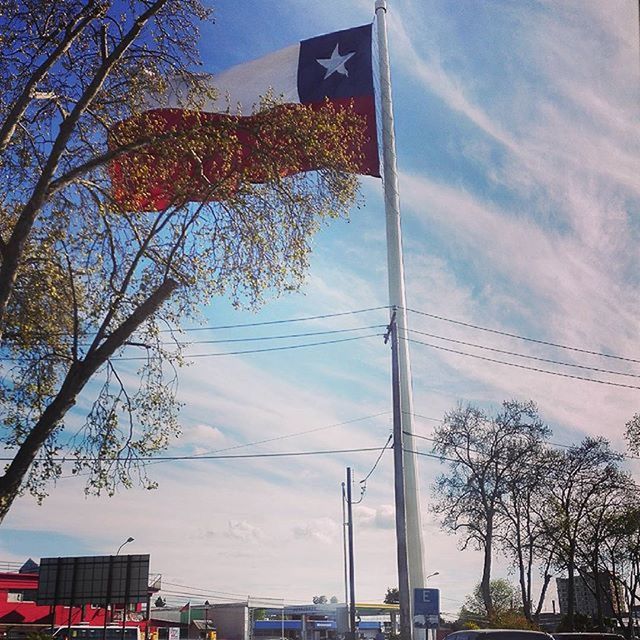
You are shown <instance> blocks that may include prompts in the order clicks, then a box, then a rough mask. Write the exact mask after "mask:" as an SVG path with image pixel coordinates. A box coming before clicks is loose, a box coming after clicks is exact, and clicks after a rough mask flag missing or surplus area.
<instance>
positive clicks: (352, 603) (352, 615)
mask: <svg viewBox="0 0 640 640" xmlns="http://www.w3.org/2000/svg"><path fill="white" fill-rule="evenodd" d="M347 534H348V539H349V636H350V640H356V586H355V583H356V579H355V569H354V562H353V509H352V501H351V467H347Z"/></svg>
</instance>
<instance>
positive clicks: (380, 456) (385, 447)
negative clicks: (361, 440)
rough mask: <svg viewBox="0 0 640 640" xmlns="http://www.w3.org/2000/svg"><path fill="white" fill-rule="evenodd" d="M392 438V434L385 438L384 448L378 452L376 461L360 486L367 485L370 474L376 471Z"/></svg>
mask: <svg viewBox="0 0 640 640" xmlns="http://www.w3.org/2000/svg"><path fill="white" fill-rule="evenodd" d="M392 438H393V434H389V437H388V438H387V442H386V444H385V445H384V447H382V451H381V452H380V455H379V456H378V458H377V460H376V461H375V463H374V465H373V467H371V471H369V473H367V475H366V476H365V478H364V480H360V484H364V485H366V484H367V480H368V479H369V478H370V477H371V474H372V473H373V472H374V471H375V470H376V467H377V466H378V463H379V462H380V460H381V459H382V456H383V455H384V452H385V451H386V450H387V447H388V446H389V443H390V442H391V439H392Z"/></svg>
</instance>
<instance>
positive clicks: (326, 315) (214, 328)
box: [161, 306, 389, 333]
mask: <svg viewBox="0 0 640 640" xmlns="http://www.w3.org/2000/svg"><path fill="white" fill-rule="evenodd" d="M388 308H389V307H388V306H381V307H369V308H366V309H354V310H353V311H342V312H340V313H324V314H321V315H316V316H302V317H300V318H285V319H283V320H265V321H263V322H244V323H239V324H227V325H218V326H210V327H192V328H189V329H181V330H180V331H183V332H192V331H193V332H195V331H219V330H221V329H242V328H245V327H266V326H269V325H275V324H289V323H292V322H308V321H310V320H326V319H327V318H340V317H343V316H353V315H358V314H360V313H368V312H370V311H380V310H382V309H388ZM176 331H178V330H177V329H162V330H161V332H162V333H167V332H176Z"/></svg>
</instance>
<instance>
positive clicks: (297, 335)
mask: <svg viewBox="0 0 640 640" xmlns="http://www.w3.org/2000/svg"><path fill="white" fill-rule="evenodd" d="M385 327H386V325H384V324H372V325H369V326H366V327H351V328H349V329H330V330H327V331H308V332H305V333H287V334H281V335H276V336H249V337H247V338H220V339H219V340H190V341H189V342H188V343H186V344H187V345H188V346H191V345H194V344H229V343H234V342H260V341H262V340H287V339H290V338H309V337H311V336H326V335H333V334H336V333H353V332H354V331H368V330H369V329H384V328H385ZM162 344H163V345H170V344H175V343H174V342H163V343H162ZM136 346H138V345H136ZM139 346H145V345H139Z"/></svg>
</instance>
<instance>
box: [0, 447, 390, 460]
mask: <svg viewBox="0 0 640 640" xmlns="http://www.w3.org/2000/svg"><path fill="white" fill-rule="evenodd" d="M382 450H384V447H359V448H354V449H323V450H315V451H283V452H277V453H242V454H238V455H221V456H218V455H209V456H197V455H184V456H153V457H151V456H140V457H136V458H135V459H131V458H120V457H117V456H116V457H113V458H100V461H101V462H133V461H135V462H151V461H155V460H163V461H171V462H178V461H194V460H242V459H247V458H286V457H289V458H293V457H299V456H317V455H329V454H341V453H364V452H367V451H382ZM11 460H13V458H5V457H2V458H0V461H2V462H9V461H11ZM35 460H37V461H38V462H43V461H45V460H46V461H50V462H76V461H82V462H92V461H94V460H95V459H94V458H77V457H69V458H64V457H47V458H43V457H39V458H35ZM95 461H96V462H97V460H95Z"/></svg>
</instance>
